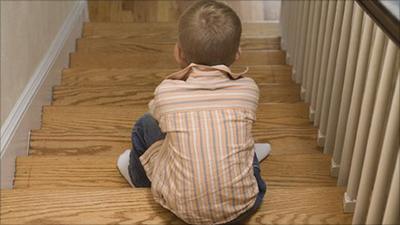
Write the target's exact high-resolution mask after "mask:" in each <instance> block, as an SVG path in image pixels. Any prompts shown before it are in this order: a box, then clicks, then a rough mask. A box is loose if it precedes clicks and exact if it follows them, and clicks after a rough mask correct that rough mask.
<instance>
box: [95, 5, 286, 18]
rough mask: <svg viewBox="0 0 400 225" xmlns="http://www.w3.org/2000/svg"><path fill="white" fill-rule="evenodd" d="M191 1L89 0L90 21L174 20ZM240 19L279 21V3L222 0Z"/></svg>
mask: <svg viewBox="0 0 400 225" xmlns="http://www.w3.org/2000/svg"><path fill="white" fill-rule="evenodd" d="M193 2H194V1H193V0H114V1H104V0H91V1H89V15H90V20H91V21H93V22H110V21H111V22H176V21H177V20H178V18H179V16H180V14H181V13H182V12H183V11H184V10H185V8H186V7H188V6H189V5H190V4H192V3H193ZM222 2H225V3H226V4H228V5H229V6H230V7H232V8H233V9H234V10H235V11H236V12H237V13H238V15H239V17H240V18H241V20H242V21H250V22H254V21H263V20H269V21H271V20H273V21H276V20H279V12H280V2H279V1H276V0H268V1H260V0H258V1H246V0H241V1H238V0H225V1H222Z"/></svg>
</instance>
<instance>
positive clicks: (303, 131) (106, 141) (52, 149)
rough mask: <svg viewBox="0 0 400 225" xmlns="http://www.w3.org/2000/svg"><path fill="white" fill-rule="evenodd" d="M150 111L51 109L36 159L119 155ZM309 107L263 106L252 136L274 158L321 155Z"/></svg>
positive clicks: (37, 140)
mask: <svg viewBox="0 0 400 225" xmlns="http://www.w3.org/2000/svg"><path fill="white" fill-rule="evenodd" d="M146 111H147V106H145V105H143V106H141V107H118V108H115V107H108V106H47V107H44V110H43V119H42V129H41V130H34V131H33V132H32V133H31V145H30V147H31V149H30V153H31V154H32V155H48V154H57V155H76V154H84V155H87V154H96V155H98V154H100V155H101V154H104V155H107V154H119V153H120V152H121V151H122V150H124V149H126V148H129V147H130V132H131V128H132V124H133V123H134V121H135V120H136V119H137V118H138V117H140V116H141V115H142V114H143V113H144V112H146ZM307 112H308V106H307V104H304V103H270V104H261V105H259V108H258V111H257V118H258V119H257V121H256V123H255V125H254V128H253V136H254V138H255V140H256V141H257V142H270V143H271V144H272V146H273V147H274V149H275V150H274V152H273V153H272V154H292V153H309V152H310V151H314V152H316V153H320V152H319V150H320V149H319V148H318V147H317V145H316V144H315V141H316V134H317V130H316V128H314V127H313V126H312V125H311V123H310V122H309V121H308V113H307Z"/></svg>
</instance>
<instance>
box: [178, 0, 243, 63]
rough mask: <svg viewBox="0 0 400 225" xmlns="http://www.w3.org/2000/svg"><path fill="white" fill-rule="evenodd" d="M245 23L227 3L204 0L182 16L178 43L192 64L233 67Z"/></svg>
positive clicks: (187, 60)
mask: <svg viewBox="0 0 400 225" xmlns="http://www.w3.org/2000/svg"><path fill="white" fill-rule="evenodd" d="M241 33H242V25H241V22H240V19H239V17H238V16H237V14H236V13H235V12H234V11H233V10H232V9H231V8H230V7H229V6H227V5H226V4H224V3H220V2H216V1H213V0H202V1H199V2H196V3H194V4H193V5H192V6H190V7H189V8H188V9H187V10H186V11H185V12H184V13H183V14H182V16H181V17H180V19H179V36H178V39H179V40H178V42H179V46H180V48H181V50H182V51H183V54H184V56H185V60H186V62H187V63H188V64H190V63H196V64H202V65H209V66H213V65H221V64H223V65H226V66H230V65H231V64H232V63H233V62H234V61H235V58H236V53H237V52H238V50H239V45H240V36H241Z"/></svg>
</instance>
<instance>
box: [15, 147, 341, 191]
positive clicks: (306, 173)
mask: <svg viewBox="0 0 400 225" xmlns="http://www.w3.org/2000/svg"><path fill="white" fill-rule="evenodd" d="M117 158H118V155H109V156H58V157H48V156H43V157H19V158H18V159H17V167H16V168H17V169H16V179H15V186H14V187H15V188H52V189H53V188H54V189H66V188H87V187H96V188H110V187H128V184H127V182H126V181H125V180H124V179H123V177H122V176H121V175H120V173H119V171H118V169H117V168H116V161H117ZM329 162H330V156H328V155H323V154H297V155H271V156H269V157H268V158H267V159H266V160H264V161H263V162H261V164H260V167H261V175H262V176H263V178H264V179H265V180H266V182H267V183H268V186H269V187H271V186H281V187H306V186H307V187H308V186H336V181H335V179H334V178H332V177H330V176H329V173H330V167H329Z"/></svg>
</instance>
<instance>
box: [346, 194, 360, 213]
mask: <svg viewBox="0 0 400 225" xmlns="http://www.w3.org/2000/svg"><path fill="white" fill-rule="evenodd" d="M356 202H357V200H356V199H352V198H350V196H349V195H348V194H347V192H345V193H344V198H343V211H344V212H345V213H352V212H354V209H355V208H356Z"/></svg>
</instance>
